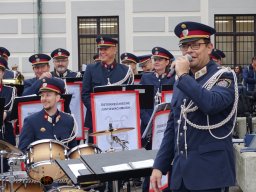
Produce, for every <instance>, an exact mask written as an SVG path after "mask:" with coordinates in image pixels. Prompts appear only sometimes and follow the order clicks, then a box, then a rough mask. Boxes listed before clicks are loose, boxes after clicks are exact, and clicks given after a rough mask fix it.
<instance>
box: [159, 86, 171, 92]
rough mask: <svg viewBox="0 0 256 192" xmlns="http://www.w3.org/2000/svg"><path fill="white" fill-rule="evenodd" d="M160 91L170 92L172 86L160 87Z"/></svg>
mask: <svg viewBox="0 0 256 192" xmlns="http://www.w3.org/2000/svg"><path fill="white" fill-rule="evenodd" d="M161 90H162V91H172V90H173V85H162V88H161Z"/></svg>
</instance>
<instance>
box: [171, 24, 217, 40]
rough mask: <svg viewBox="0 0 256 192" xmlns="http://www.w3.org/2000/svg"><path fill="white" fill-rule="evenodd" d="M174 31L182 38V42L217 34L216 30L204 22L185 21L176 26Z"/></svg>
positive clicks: (208, 37) (207, 37)
mask: <svg viewBox="0 0 256 192" xmlns="http://www.w3.org/2000/svg"><path fill="white" fill-rule="evenodd" d="M174 33H175V35H176V36H177V37H179V38H180V43H186V42H190V41H197V40H199V39H210V36H211V35H213V34H215V33H216V30H215V29H214V28H212V27H210V26H208V25H204V24H202V23H197V22H192V21H185V22H181V23H179V24H178V25H177V26H176V27H175V29H174Z"/></svg>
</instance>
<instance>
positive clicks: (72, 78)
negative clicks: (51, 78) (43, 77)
mask: <svg viewBox="0 0 256 192" xmlns="http://www.w3.org/2000/svg"><path fill="white" fill-rule="evenodd" d="M63 79H64V80H65V81H66V82H67V83H70V82H77V81H82V80H83V77H65V78H63Z"/></svg>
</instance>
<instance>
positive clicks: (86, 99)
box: [82, 36, 133, 142]
mask: <svg viewBox="0 0 256 192" xmlns="http://www.w3.org/2000/svg"><path fill="white" fill-rule="evenodd" d="M96 42H97V46H98V49H99V55H100V59H101V62H97V63H95V64H90V65H87V68H86V70H85V73H84V77H83V88H82V100H83V103H84V105H85V106H86V108H87V112H86V118H85V127H87V128H89V132H91V131H92V114H91V99H90V94H91V93H92V92H93V88H94V87H96V86H102V85H106V86H107V85H121V84H130V83H133V74H132V71H131V69H130V68H129V67H128V66H126V65H123V64H119V63H117V61H116V59H115V57H116V53H117V47H116V46H117V44H118V41H117V40H115V39H113V38H111V37H109V36H98V37H97V39H96ZM131 79H132V80H131ZM91 139H92V138H89V142H91V141H92V140H91Z"/></svg>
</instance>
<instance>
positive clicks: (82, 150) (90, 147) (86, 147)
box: [68, 144, 101, 159]
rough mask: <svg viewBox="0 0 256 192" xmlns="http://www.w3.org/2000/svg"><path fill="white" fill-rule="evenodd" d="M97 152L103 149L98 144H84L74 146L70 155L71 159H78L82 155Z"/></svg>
mask: <svg viewBox="0 0 256 192" xmlns="http://www.w3.org/2000/svg"><path fill="white" fill-rule="evenodd" d="M97 153H101V150H100V149H99V148H98V146H97V145H94V144H82V145H78V146H76V147H74V148H72V149H71V150H70V151H69V153H68V157H69V158H70V159H78V158H80V155H93V154H97Z"/></svg>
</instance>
